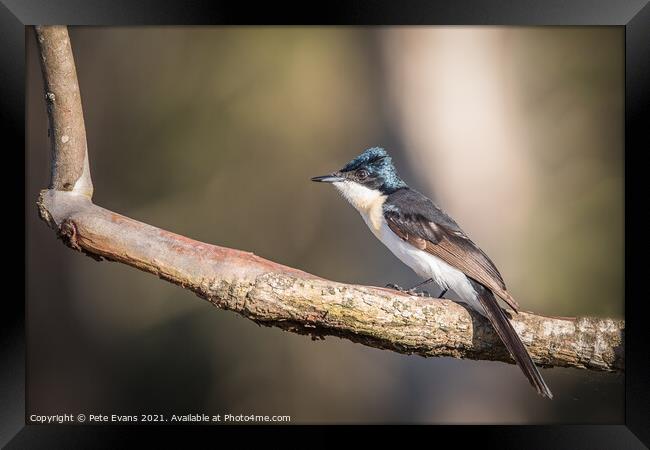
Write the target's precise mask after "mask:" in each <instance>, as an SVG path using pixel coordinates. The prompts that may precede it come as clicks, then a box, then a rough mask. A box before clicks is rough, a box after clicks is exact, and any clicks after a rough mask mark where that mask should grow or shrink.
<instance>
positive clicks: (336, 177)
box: [311, 172, 345, 183]
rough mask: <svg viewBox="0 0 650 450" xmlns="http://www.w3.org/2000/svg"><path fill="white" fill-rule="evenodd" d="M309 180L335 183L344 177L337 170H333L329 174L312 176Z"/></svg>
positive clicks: (343, 179)
mask: <svg viewBox="0 0 650 450" xmlns="http://www.w3.org/2000/svg"><path fill="white" fill-rule="evenodd" d="M311 181H319V182H321V183H336V182H338V181H345V178H343V177H342V176H341V174H340V173H339V172H334V173H333V174H330V175H323V176H320V177H314V178H312V179H311Z"/></svg>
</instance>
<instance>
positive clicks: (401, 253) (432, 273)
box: [334, 181, 483, 313]
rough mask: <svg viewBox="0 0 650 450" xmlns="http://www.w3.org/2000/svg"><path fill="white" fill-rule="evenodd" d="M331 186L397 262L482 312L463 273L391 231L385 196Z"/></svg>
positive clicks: (350, 186)
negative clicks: (431, 279)
mask: <svg viewBox="0 0 650 450" xmlns="http://www.w3.org/2000/svg"><path fill="white" fill-rule="evenodd" d="M334 186H335V187H336V188H337V190H339V192H341V194H343V196H344V197H345V198H346V199H347V200H348V201H349V202H350V204H351V205H352V206H354V207H355V208H356V210H357V211H359V213H360V214H361V217H363V220H364V221H365V222H366V224H367V225H368V228H370V231H372V233H373V234H374V235H375V236H376V237H377V239H379V240H380V241H381V242H382V243H383V244H384V245H385V246H386V247H388V249H389V250H390V251H391V252H393V254H394V255H395V256H397V257H398V258H399V259H400V261H402V262H403V263H404V264H406V265H407V266H409V267H410V268H411V269H413V271H414V272H415V273H417V274H418V275H419V276H421V277H422V278H425V279H428V278H433V280H434V282H435V283H436V284H437V285H438V286H440V288H441V289H451V290H453V291H454V292H455V293H456V295H457V297H458V298H457V299H458V300H460V301H461V302H463V303H467V304H468V305H469V306H471V307H472V308H473V309H476V310H477V311H479V312H481V313H482V312H483V308H482V307H481V306H480V303H479V302H478V300H477V298H476V292H475V291H474V288H473V287H472V285H471V283H470V282H469V280H468V279H467V277H466V276H465V274H464V273H463V272H461V271H460V270H458V269H456V268H454V267H452V266H450V265H449V264H447V263H446V262H444V261H443V260H441V259H440V258H438V257H437V256H434V255H432V254H430V253H427V252H425V251H424V250H420V249H419V248H417V247H414V246H412V245H411V244H409V243H408V242H406V241H404V240H403V239H401V238H400V237H399V236H397V235H396V234H395V233H393V231H392V230H391V229H390V228H389V227H388V224H387V223H386V220H385V219H384V213H383V205H384V202H385V201H386V196H385V195H382V194H381V193H380V192H379V191H375V190H372V189H368V188H366V187H365V186H362V185H359V184H357V183H352V182H349V181H346V182H340V183H334Z"/></svg>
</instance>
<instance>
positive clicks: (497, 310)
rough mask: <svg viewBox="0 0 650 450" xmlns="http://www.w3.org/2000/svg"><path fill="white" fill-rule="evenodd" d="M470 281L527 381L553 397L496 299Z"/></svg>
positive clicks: (480, 286)
mask: <svg viewBox="0 0 650 450" xmlns="http://www.w3.org/2000/svg"><path fill="white" fill-rule="evenodd" d="M470 281H471V283H472V285H473V286H474V289H475V290H476V292H477V294H478V300H479V302H481V305H483V308H484V309H485V313H486V315H487V318H488V319H490V322H491V323H492V326H493V327H494V329H495V330H496V332H497V334H498V335H499V337H500V338H501V340H502V341H503V343H504V344H505V346H506V348H507V349H508V351H509V352H510V354H511V355H512V357H513V358H514V359H515V362H516V363H517V365H519V367H520V368H521V370H522V372H524V375H526V378H528V381H530V384H532V385H533V387H534V388H535V389H536V390H537V392H538V393H539V394H540V395H541V396H542V397H547V398H553V394H552V393H551V390H550V389H549V388H548V386H547V385H546V383H545V382H544V379H543V378H542V375H541V374H540V373H539V370H538V369H537V366H536V365H535V363H534V362H533V360H532V358H531V357H530V354H529V353H528V350H526V346H525V345H524V343H523V342H521V339H520V338H519V335H518V334H517V332H516V331H515V329H514V328H513V327H512V324H511V323H510V320H508V317H506V314H505V312H504V311H503V309H501V306H499V304H498V303H497V299H496V298H495V297H494V294H493V293H492V291H490V290H489V289H486V288H485V287H484V286H483V285H482V284H480V283H477V282H476V281H474V280H471V279H470Z"/></svg>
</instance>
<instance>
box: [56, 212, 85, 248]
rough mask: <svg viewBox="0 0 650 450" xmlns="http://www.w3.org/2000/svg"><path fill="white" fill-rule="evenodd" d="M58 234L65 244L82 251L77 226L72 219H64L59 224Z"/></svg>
mask: <svg viewBox="0 0 650 450" xmlns="http://www.w3.org/2000/svg"><path fill="white" fill-rule="evenodd" d="M56 234H57V236H58V237H59V239H61V240H62V241H63V243H64V244H65V245H67V246H68V247H70V248H71V249H74V250H78V251H81V247H80V246H79V244H78V243H77V226H76V225H75V223H74V222H73V221H72V220H70V219H66V220H64V221H63V223H61V225H60V226H59V229H58V230H57V232H56Z"/></svg>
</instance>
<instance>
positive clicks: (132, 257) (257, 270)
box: [36, 27, 625, 371]
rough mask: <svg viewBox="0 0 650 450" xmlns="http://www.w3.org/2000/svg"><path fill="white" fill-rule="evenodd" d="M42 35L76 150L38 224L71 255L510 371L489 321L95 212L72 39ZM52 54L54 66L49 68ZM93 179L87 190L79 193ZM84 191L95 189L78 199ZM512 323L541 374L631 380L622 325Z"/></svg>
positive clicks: (381, 344) (49, 32) (350, 335)
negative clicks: (564, 370)
mask: <svg viewBox="0 0 650 450" xmlns="http://www.w3.org/2000/svg"><path fill="white" fill-rule="evenodd" d="M36 33H37V37H38V39H39V43H40V45H39V49H40V51H41V65H42V69H43V74H44V78H45V80H46V91H47V92H53V93H54V94H55V101H54V106H55V107H52V106H50V107H49V108H48V113H49V116H50V124H51V127H52V129H53V130H65V131H64V132H65V135H67V136H75V139H78V140H76V141H75V144H74V145H73V146H67V147H66V146H61V145H60V144H59V142H62V140H61V139H60V138H56V139H53V142H52V144H53V149H52V151H53V182H52V185H51V187H50V189H48V190H44V191H42V192H41V195H40V197H39V200H38V206H39V212H40V216H41V218H42V219H43V220H45V221H46V222H47V223H48V224H49V225H50V226H51V227H52V228H53V229H54V230H56V232H57V234H58V236H59V237H60V238H61V239H62V240H63V242H64V243H65V244H66V245H68V246H69V247H71V248H73V249H76V250H79V251H82V252H84V253H86V254H87V255H89V256H91V257H93V258H95V259H99V260H101V259H107V260H111V261H117V262H121V263H124V264H128V265H130V266H132V267H136V268H138V269H140V270H143V271H145V272H149V273H153V274H155V275H158V276H159V277H160V278H162V279H164V280H167V281H170V282H172V283H174V284H177V285H179V286H181V287H183V288H185V289H188V290H191V291H193V292H194V293H196V294H197V295H198V296H199V297H202V298H204V299H206V300H208V301H210V302H211V303H212V304H214V305H215V306H217V307H218V308H222V309H227V310H231V311H235V312H237V313H239V314H241V315H243V316H244V317H247V318H249V319H251V320H253V321H255V322H257V323H259V324H263V325H268V326H277V327H280V328H282V329H284V330H288V331H292V332H296V333H301V334H309V335H312V337H314V338H320V337H323V336H326V335H332V336H339V337H341V338H346V339H349V340H351V341H354V342H359V343H362V344H364V345H368V346H371V347H376V348H382V349H389V350H393V351H396V352H400V353H406V354H418V355H422V356H451V357H455V358H468V359H482V360H495V361H504V362H509V363H513V360H512V358H511V357H510V355H509V354H508V352H507V350H506V349H505V347H504V346H503V344H502V343H501V341H500V340H499V338H498V336H497V335H496V333H495V332H494V330H493V328H492V326H491V325H490V324H489V322H488V321H487V320H486V319H485V318H483V317H482V316H480V315H478V314H476V313H474V312H471V311H468V310H467V309H465V308H464V307H462V306H461V305H459V304H456V303H454V302H451V301H449V300H437V299H429V298H421V297H412V296H409V295H406V294H402V293H399V292H396V291H392V290H388V289H384V288H378V287H370V286H358V285H349V284H341V283H337V282H334V281H329V280H325V279H322V278H319V277H317V276H314V275H311V274H309V273H306V272H303V271H300V270H297V269H293V268H290V267H287V266H283V265H281V264H277V263H274V262H271V261H268V260H265V259H263V258H260V257H258V256H256V255H254V254H252V253H248V252H243V251H239V250H234V249H228V248H224V247H219V246H216V245H211V244H206V243H202V242H198V241H194V240H192V239H189V238H187V237H184V236H180V235H178V234H174V233H171V232H168V231H165V230H161V229H159V228H156V227H153V226H151V225H147V224H144V223H141V222H138V221H136V220H133V219H130V218H128V217H125V216H122V215H119V214H117V213H114V212H111V211H109V210H106V209H104V208H101V207H99V206H97V205H94V204H93V203H92V201H91V199H90V194H91V193H92V183H91V182H90V171H89V170H88V158H87V155H86V154H85V130H84V129H83V128H84V124H83V118H82V117H81V118H80V115H81V103H80V101H79V91H78V85H77V79H76V73H75V71H74V64H73V59H72V52H71V49H70V45H69V39H68V37H67V31H66V30H65V28H64V27H37V31H36ZM52 49H55V50H52ZM53 53H54V54H56V55H57V56H56V57H51V55H52V54H53ZM70 64H72V65H73V66H72V68H70ZM48 80H50V81H48ZM54 80H56V81H54ZM46 95H47V94H46ZM66 96H70V97H71V98H66ZM62 105H66V107H65V108H64V107H63V106H62ZM70 105H72V106H70ZM75 105H77V106H75ZM56 106H61V110H58V109H57V108H56ZM61 133H62V132H61V131H59V132H58V135H57V134H56V133H55V134H54V135H55V136H60V135H61ZM82 137H83V140H81V138H82ZM68 142H69V141H68ZM81 142H83V145H81V144H80V143H81ZM77 144H79V145H77ZM82 149H83V152H82ZM81 155H83V157H82V156H81ZM84 177H86V178H87V180H85V181H84V182H83V183H81V181H80V180H81V179H83V178H84ZM78 182H79V183H78ZM80 183H81V184H80ZM70 186H73V188H72V189H69V187H70ZM75 186H86V187H85V188H83V189H79V190H77V189H76V188H75ZM87 186H90V191H88V189H87ZM88 192H90V194H88ZM512 322H513V325H514V327H515V329H516V330H517V332H518V333H519V334H520V336H521V337H522V340H523V341H524V343H525V344H526V345H527V347H528V349H529V351H530V353H531V355H532V357H533V359H534V360H535V362H537V363H538V364H540V365H544V366H564V367H576V368H585V369H591V370H600V371H623V370H624V353H623V335H624V327H625V324H624V322H623V321H619V320H613V319H596V318H577V319H572V318H551V317H544V316H539V315H534V314H530V313H525V312H522V313H519V314H517V315H515V316H514V317H513V321H512Z"/></svg>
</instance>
